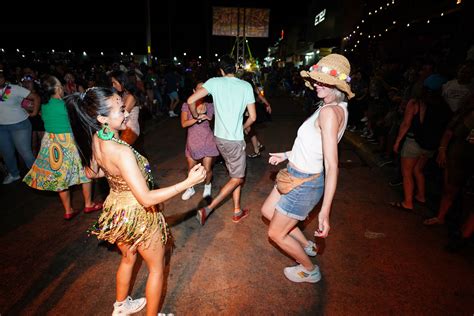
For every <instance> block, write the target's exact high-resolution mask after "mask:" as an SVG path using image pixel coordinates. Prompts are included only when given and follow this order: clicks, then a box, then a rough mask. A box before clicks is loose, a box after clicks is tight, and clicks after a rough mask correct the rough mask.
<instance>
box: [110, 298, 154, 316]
mask: <svg viewBox="0 0 474 316" xmlns="http://www.w3.org/2000/svg"><path fill="white" fill-rule="evenodd" d="M145 305H146V298H144V297H142V298H137V299H136V300H132V298H131V297H130V296H128V297H127V298H126V299H125V300H124V301H123V302H115V303H114V311H113V313H112V316H119V315H120V316H126V315H130V314H134V313H136V312H139V311H141V310H142V309H143V308H144V307H145Z"/></svg>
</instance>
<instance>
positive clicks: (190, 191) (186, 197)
mask: <svg viewBox="0 0 474 316" xmlns="http://www.w3.org/2000/svg"><path fill="white" fill-rule="evenodd" d="M195 193H196V191H194V187H190V188H189V189H187V190H186V191H184V193H183V195H182V196H181V199H183V201H186V200H189V199H190V198H191V196H193V195H194V194H195Z"/></svg>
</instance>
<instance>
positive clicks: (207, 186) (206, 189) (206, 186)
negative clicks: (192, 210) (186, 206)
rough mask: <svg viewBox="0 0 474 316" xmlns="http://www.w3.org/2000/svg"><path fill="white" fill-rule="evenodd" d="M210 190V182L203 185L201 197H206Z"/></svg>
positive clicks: (209, 194)
mask: <svg viewBox="0 0 474 316" xmlns="http://www.w3.org/2000/svg"><path fill="white" fill-rule="evenodd" d="M211 190H212V183H209V184H205V185H204V192H203V193H202V197H203V198H205V197H208V196H211Z"/></svg>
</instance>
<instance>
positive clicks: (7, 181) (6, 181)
mask: <svg viewBox="0 0 474 316" xmlns="http://www.w3.org/2000/svg"><path fill="white" fill-rule="evenodd" d="M20 178H21V177H20V176H16V177H14V176H12V175H11V174H7V176H6V177H5V179H3V183H2V184H10V183H12V182H14V181H16V180H20Z"/></svg>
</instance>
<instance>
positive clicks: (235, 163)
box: [216, 137, 247, 178]
mask: <svg viewBox="0 0 474 316" xmlns="http://www.w3.org/2000/svg"><path fill="white" fill-rule="evenodd" d="M216 145H217V149H219V152H220V153H221V156H222V158H224V161H225V165H226V166H227V170H228V171H229V176H230V177H231V178H245V167H246V162H247V160H246V158H247V156H246V154H245V141H243V140H227V139H222V138H218V137H216Z"/></svg>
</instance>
